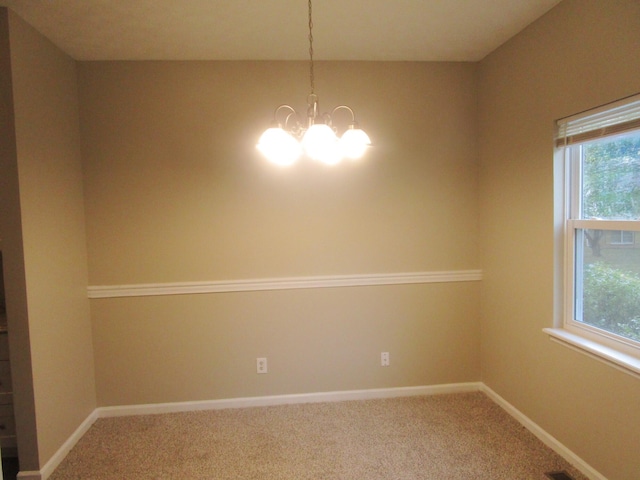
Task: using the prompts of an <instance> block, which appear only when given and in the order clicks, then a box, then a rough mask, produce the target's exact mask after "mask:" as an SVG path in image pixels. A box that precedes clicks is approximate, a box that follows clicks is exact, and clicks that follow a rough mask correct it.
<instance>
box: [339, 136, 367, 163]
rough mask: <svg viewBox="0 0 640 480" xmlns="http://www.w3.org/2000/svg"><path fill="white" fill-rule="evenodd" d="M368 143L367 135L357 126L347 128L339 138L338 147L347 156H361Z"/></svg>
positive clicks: (354, 157)
mask: <svg viewBox="0 0 640 480" xmlns="http://www.w3.org/2000/svg"><path fill="white" fill-rule="evenodd" d="M369 145H371V140H370V139H369V135H367V134H366V133H364V131H363V130H360V129H359V128H349V129H348V130H347V131H346V132H344V133H343V134H342V138H340V148H341V149H342V152H343V154H344V156H345V157H347V158H353V159H356V158H361V157H362V156H363V155H364V152H365V151H366V150H367V147H368V146H369Z"/></svg>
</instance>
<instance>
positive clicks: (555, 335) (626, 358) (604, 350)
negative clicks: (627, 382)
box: [543, 328, 640, 378]
mask: <svg viewBox="0 0 640 480" xmlns="http://www.w3.org/2000/svg"><path fill="white" fill-rule="evenodd" d="M543 331H544V332H545V333H546V334H548V335H549V338H550V339H551V340H552V341H554V342H558V343H560V344H561V345H564V346H566V347H569V348H571V349H572V350H576V351H578V352H580V353H584V354H586V355H589V356H590V357H593V358H595V359H596V360H599V361H602V362H605V363H607V364H609V365H611V366H612V367H614V368H617V369H618V370H621V371H623V372H625V373H628V374H630V375H633V376H635V377H636V378H640V358H636V357H634V356H631V355H628V354H626V353H622V352H619V351H618V350H615V349H614V348H611V347H607V346H605V345H603V344H601V343H598V342H596V341H593V340H589V339H587V338H585V337H583V336H581V335H576V334H575V333H571V332H569V331H567V330H564V329H562V328H544V329H543Z"/></svg>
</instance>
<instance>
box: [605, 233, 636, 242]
mask: <svg viewBox="0 0 640 480" xmlns="http://www.w3.org/2000/svg"><path fill="white" fill-rule="evenodd" d="M609 243H611V245H633V244H634V243H635V236H634V235H633V232H626V231H624V230H618V231H616V232H611V233H610V235H609Z"/></svg>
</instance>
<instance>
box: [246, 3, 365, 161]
mask: <svg viewBox="0 0 640 480" xmlns="http://www.w3.org/2000/svg"><path fill="white" fill-rule="evenodd" d="M308 3H309V70H310V75H309V78H310V79H311V93H310V94H309V96H308V97H307V115H306V118H304V119H301V118H300V115H299V114H298V112H296V110H295V109H294V108H293V107H291V106H290V105H286V104H285V105H280V106H279V107H278V108H276V109H275V111H274V114H273V120H272V124H271V126H270V127H269V128H267V130H265V131H264V133H263V134H262V136H261V137H260V140H259V141H258V145H257V148H258V150H259V151H260V152H261V153H262V154H263V155H264V156H265V157H266V158H267V159H268V160H269V161H271V162H273V163H276V164H278V165H291V164H293V163H295V162H296V161H298V160H299V159H300V158H302V157H303V156H304V155H306V156H307V157H309V158H311V159H312V160H317V161H319V162H322V163H325V164H327V165H334V164H336V163H339V162H340V161H341V160H342V159H344V158H349V159H357V158H360V157H362V156H363V155H364V153H365V152H366V150H367V148H368V147H369V146H370V145H371V140H370V139H369V136H368V135H367V134H366V133H365V132H364V131H363V130H362V129H360V128H359V127H358V124H357V122H356V117H355V113H354V112H353V110H352V109H351V108H350V107H348V106H347V105H338V106H337V107H335V108H334V109H333V110H332V111H331V113H323V114H320V113H319V107H318V96H317V95H316V94H315V91H314V90H315V77H314V64H313V20H312V8H311V0H309V2H308ZM338 110H346V111H348V112H349V113H350V114H351V121H350V123H349V124H348V126H347V128H346V130H345V131H344V133H343V134H342V135H341V136H340V137H338V133H337V132H338V129H337V128H336V127H335V126H334V125H333V116H334V114H335V113H336V112H337V111H338Z"/></svg>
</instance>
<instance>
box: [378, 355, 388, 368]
mask: <svg viewBox="0 0 640 480" xmlns="http://www.w3.org/2000/svg"><path fill="white" fill-rule="evenodd" d="M380 365H381V366H383V367H388V366H389V352H382V353H381V354H380Z"/></svg>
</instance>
